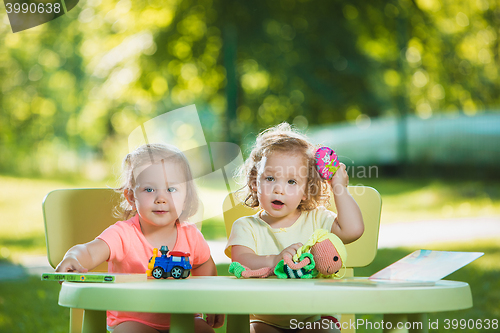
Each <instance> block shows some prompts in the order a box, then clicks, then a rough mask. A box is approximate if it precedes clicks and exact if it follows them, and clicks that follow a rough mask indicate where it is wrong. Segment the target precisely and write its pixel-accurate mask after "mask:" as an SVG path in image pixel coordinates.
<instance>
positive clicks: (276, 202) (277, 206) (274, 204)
mask: <svg viewBox="0 0 500 333" xmlns="http://www.w3.org/2000/svg"><path fill="white" fill-rule="evenodd" d="M284 205H285V204H284V203H283V202H282V201H279V200H274V201H272V202H271V206H272V207H273V208H274V209H281V208H283V206H284Z"/></svg>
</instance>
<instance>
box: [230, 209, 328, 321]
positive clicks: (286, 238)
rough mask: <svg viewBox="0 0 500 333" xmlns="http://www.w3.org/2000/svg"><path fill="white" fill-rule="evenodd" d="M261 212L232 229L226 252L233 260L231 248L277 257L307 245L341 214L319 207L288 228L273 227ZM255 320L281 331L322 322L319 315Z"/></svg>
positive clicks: (264, 317) (254, 319) (267, 316)
mask: <svg viewBox="0 0 500 333" xmlns="http://www.w3.org/2000/svg"><path fill="white" fill-rule="evenodd" d="M261 212H262V211H259V212H258V213H257V214H255V215H251V216H245V217H242V218H239V219H238V220H236V221H235V222H234V224H233V227H232V229H231V235H230V236H229V240H228V242H227V246H226V249H225V253H226V255H227V256H228V257H229V258H231V246H232V245H243V246H246V247H248V248H250V249H252V250H253V251H254V252H255V254H257V255H276V254H279V253H280V252H281V251H283V249H285V248H286V247H288V246H290V245H292V244H294V243H299V242H300V243H302V244H305V243H306V242H307V240H308V239H309V238H310V237H311V235H312V234H313V232H314V231H315V230H317V229H326V230H329V231H330V230H331V229H332V225H333V222H334V220H335V218H336V217H337V215H336V214H335V213H334V212H332V211H330V210H328V209H326V208H325V207H318V208H316V209H313V210H311V211H306V212H302V214H301V215H300V216H299V218H298V219H297V221H295V223H294V224H292V225H291V226H290V227H288V228H276V229H275V228H271V227H270V226H269V224H267V223H266V222H265V221H264V220H262V219H261V218H260V213H261ZM250 319H251V321H259V322H264V323H267V324H270V325H273V326H277V327H280V328H285V329H289V328H290V321H291V320H292V319H296V320H297V322H314V321H317V320H320V315H316V316H299V315H296V316H286V315H251V316H250Z"/></svg>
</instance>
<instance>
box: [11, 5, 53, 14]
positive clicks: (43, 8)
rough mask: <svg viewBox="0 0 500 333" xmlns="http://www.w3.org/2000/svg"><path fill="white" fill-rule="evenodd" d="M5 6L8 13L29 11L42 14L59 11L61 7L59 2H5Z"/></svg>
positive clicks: (25, 12)
mask: <svg viewBox="0 0 500 333" xmlns="http://www.w3.org/2000/svg"><path fill="white" fill-rule="evenodd" d="M5 8H6V9H7V14H10V13H16V14H18V13H24V14H27V13H31V14H35V13H38V14H42V13H47V14H51V13H56V14H58V13H60V12H61V10H62V8H61V4H60V3H54V4H53V3H50V2H48V3H34V2H32V3H26V2H23V3H9V2H7V3H6V4H5Z"/></svg>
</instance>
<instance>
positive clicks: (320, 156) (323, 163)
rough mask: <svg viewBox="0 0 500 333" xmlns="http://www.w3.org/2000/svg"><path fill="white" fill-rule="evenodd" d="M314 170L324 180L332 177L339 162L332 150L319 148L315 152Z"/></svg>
mask: <svg viewBox="0 0 500 333" xmlns="http://www.w3.org/2000/svg"><path fill="white" fill-rule="evenodd" d="M315 157H316V169H317V170H318V172H319V174H320V176H321V177H322V178H324V179H326V180H329V179H331V178H332V177H333V175H334V174H335V172H336V171H337V169H338V168H339V160H338V158H337V154H335V152H334V151H333V149H331V148H328V147H320V148H318V150H316V154H315Z"/></svg>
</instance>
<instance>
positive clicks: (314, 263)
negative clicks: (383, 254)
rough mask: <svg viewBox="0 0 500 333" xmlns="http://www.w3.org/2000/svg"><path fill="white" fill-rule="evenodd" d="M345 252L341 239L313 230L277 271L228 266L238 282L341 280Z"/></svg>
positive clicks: (319, 230) (265, 268)
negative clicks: (317, 278)
mask: <svg viewBox="0 0 500 333" xmlns="http://www.w3.org/2000/svg"><path fill="white" fill-rule="evenodd" d="M346 258H347V252H346V249H345V246H344V243H342V241H341V240H340V238H339V237H338V236H337V235H335V234H333V233H331V232H328V231H327V230H324V229H318V230H316V231H315V232H314V233H313V234H312V236H311V238H309V240H308V241H307V243H306V244H305V245H304V246H302V247H301V248H300V249H298V250H297V253H296V254H295V255H294V256H293V258H292V256H291V255H289V256H286V257H284V258H283V260H281V261H280V262H279V263H278V264H277V265H276V267H263V268H260V269H256V270H251V269H249V268H248V267H246V266H243V265H241V264H240V263H238V262H233V263H231V265H230V266H229V273H231V274H234V275H235V276H236V277H237V278H241V277H243V278H250V277H261V278H265V277H268V276H270V275H272V274H273V273H274V274H276V276H278V278H280V279H299V278H300V279H312V278H315V277H322V278H330V277H333V278H341V277H342V276H340V275H339V270H340V269H341V268H345V260H346Z"/></svg>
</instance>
